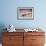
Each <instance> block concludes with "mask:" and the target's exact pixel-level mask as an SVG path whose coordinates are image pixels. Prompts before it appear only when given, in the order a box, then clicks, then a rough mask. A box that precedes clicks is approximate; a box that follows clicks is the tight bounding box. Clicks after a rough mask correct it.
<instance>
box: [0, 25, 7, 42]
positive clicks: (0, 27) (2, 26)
mask: <svg viewBox="0 0 46 46" xmlns="http://www.w3.org/2000/svg"><path fill="white" fill-rule="evenodd" d="M4 28H6V27H5V25H4V24H0V43H2V36H3V34H2V32H5V31H6V30H4Z"/></svg>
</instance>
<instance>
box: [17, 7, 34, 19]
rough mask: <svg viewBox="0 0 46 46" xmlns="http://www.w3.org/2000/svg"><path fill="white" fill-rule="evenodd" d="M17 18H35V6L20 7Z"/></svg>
mask: <svg viewBox="0 0 46 46" xmlns="http://www.w3.org/2000/svg"><path fill="white" fill-rule="evenodd" d="M17 19H21V20H32V19H34V8H33V7H18V8H17Z"/></svg>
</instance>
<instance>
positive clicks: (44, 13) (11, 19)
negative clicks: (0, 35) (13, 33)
mask: <svg viewBox="0 0 46 46" xmlns="http://www.w3.org/2000/svg"><path fill="white" fill-rule="evenodd" d="M0 4H1V5H0V8H1V9H0V25H1V26H2V27H3V28H4V27H7V26H8V25H9V24H13V25H14V26H15V27H16V28H29V27H30V28H31V27H33V28H34V27H40V28H42V29H43V30H44V31H45V32H46V5H45V4H46V0H0ZM17 7H34V20H17ZM1 26H0V27H1ZM2 27H1V28H2ZM0 31H1V30H0Z"/></svg>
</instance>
